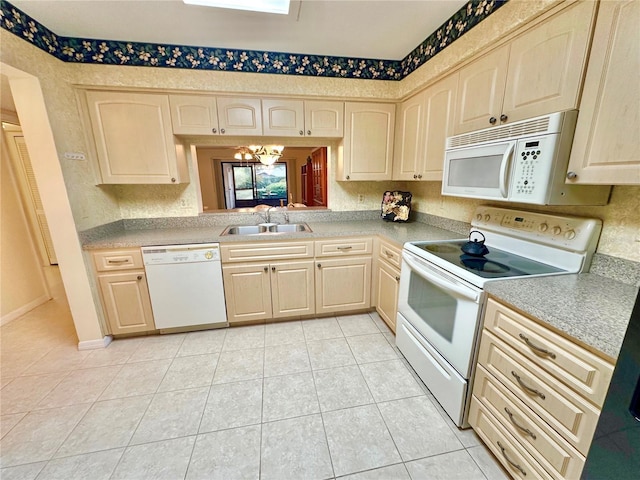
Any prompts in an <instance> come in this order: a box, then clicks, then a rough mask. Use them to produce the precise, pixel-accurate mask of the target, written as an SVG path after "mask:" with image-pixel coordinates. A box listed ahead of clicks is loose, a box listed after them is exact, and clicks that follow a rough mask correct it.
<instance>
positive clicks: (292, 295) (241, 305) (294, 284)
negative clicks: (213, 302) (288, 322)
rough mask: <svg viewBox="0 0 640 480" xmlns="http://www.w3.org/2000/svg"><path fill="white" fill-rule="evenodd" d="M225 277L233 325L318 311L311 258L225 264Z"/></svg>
mask: <svg viewBox="0 0 640 480" xmlns="http://www.w3.org/2000/svg"><path fill="white" fill-rule="evenodd" d="M223 280H224V288H225V300H226V303H227V316H228V320H229V324H231V325H233V324H239V323H246V322H255V321H260V320H268V319H272V318H287V317H298V316H303V315H311V314H313V313H314V312H315V301H314V295H315V291H314V288H313V286H314V282H313V261H311V260H301V261H287V262H272V263H259V264H240V265H226V266H224V268H223Z"/></svg>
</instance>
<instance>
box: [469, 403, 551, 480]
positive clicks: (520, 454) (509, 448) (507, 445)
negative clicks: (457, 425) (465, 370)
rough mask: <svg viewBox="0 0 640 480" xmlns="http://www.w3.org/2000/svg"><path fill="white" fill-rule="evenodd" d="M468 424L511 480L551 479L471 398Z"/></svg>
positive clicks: (479, 404)
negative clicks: (512, 479)
mask: <svg viewBox="0 0 640 480" xmlns="http://www.w3.org/2000/svg"><path fill="white" fill-rule="evenodd" d="M469 423H470V424H471V426H472V427H473V429H474V430H475V431H476V433H477V434H478V435H479V436H480V438H482V440H484V443H485V444H486V445H487V447H488V448H489V450H491V452H492V453H493V454H494V455H495V457H496V458H497V459H498V460H499V461H500V463H502V465H503V466H504V468H505V469H506V470H507V471H508V472H509V473H510V474H511V476H512V477H513V478H519V479H523V480H525V479H526V480H530V479H532V478H536V479H543V478H544V479H547V478H553V477H551V476H550V475H549V473H547V472H546V471H545V470H544V469H543V468H542V467H541V466H540V465H538V463H537V462H536V461H535V459H534V458H533V457H532V456H531V455H529V453H528V452H527V451H526V450H525V449H524V447H522V445H520V444H519V443H518V442H517V441H516V439H515V438H513V437H512V436H511V434H510V433H509V432H507V430H506V429H505V428H504V427H503V426H502V425H501V424H500V422H498V421H497V420H496V419H495V417H493V415H491V413H489V412H488V411H487V409H486V408H484V406H483V405H482V404H481V403H480V402H479V401H478V399H477V398H475V397H472V398H471V406H470V408H469Z"/></svg>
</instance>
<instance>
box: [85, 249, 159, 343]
mask: <svg viewBox="0 0 640 480" xmlns="http://www.w3.org/2000/svg"><path fill="white" fill-rule="evenodd" d="M93 262H94V267H95V270H96V272H97V280H98V285H99V287H100V296H101V300H102V306H103V308H104V313H105V317H106V320H107V324H108V327H109V330H110V332H109V333H111V334H113V335H123V334H129V333H139V332H149V331H152V330H155V328H156V327H155V324H154V322H153V313H152V310H151V300H150V298H149V287H148V286H147V277H146V275H145V271H144V264H143V262H142V254H141V253H140V250H139V249H126V250H109V251H99V252H95V253H94V254H93Z"/></svg>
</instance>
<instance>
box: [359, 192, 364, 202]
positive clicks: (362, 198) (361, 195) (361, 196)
mask: <svg viewBox="0 0 640 480" xmlns="http://www.w3.org/2000/svg"><path fill="white" fill-rule="evenodd" d="M358 203H364V194H362V193H359V194H358Z"/></svg>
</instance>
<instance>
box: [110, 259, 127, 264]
mask: <svg viewBox="0 0 640 480" xmlns="http://www.w3.org/2000/svg"><path fill="white" fill-rule="evenodd" d="M107 263H111V264H114V263H115V264H122V263H129V260H128V259H124V260H107Z"/></svg>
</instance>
